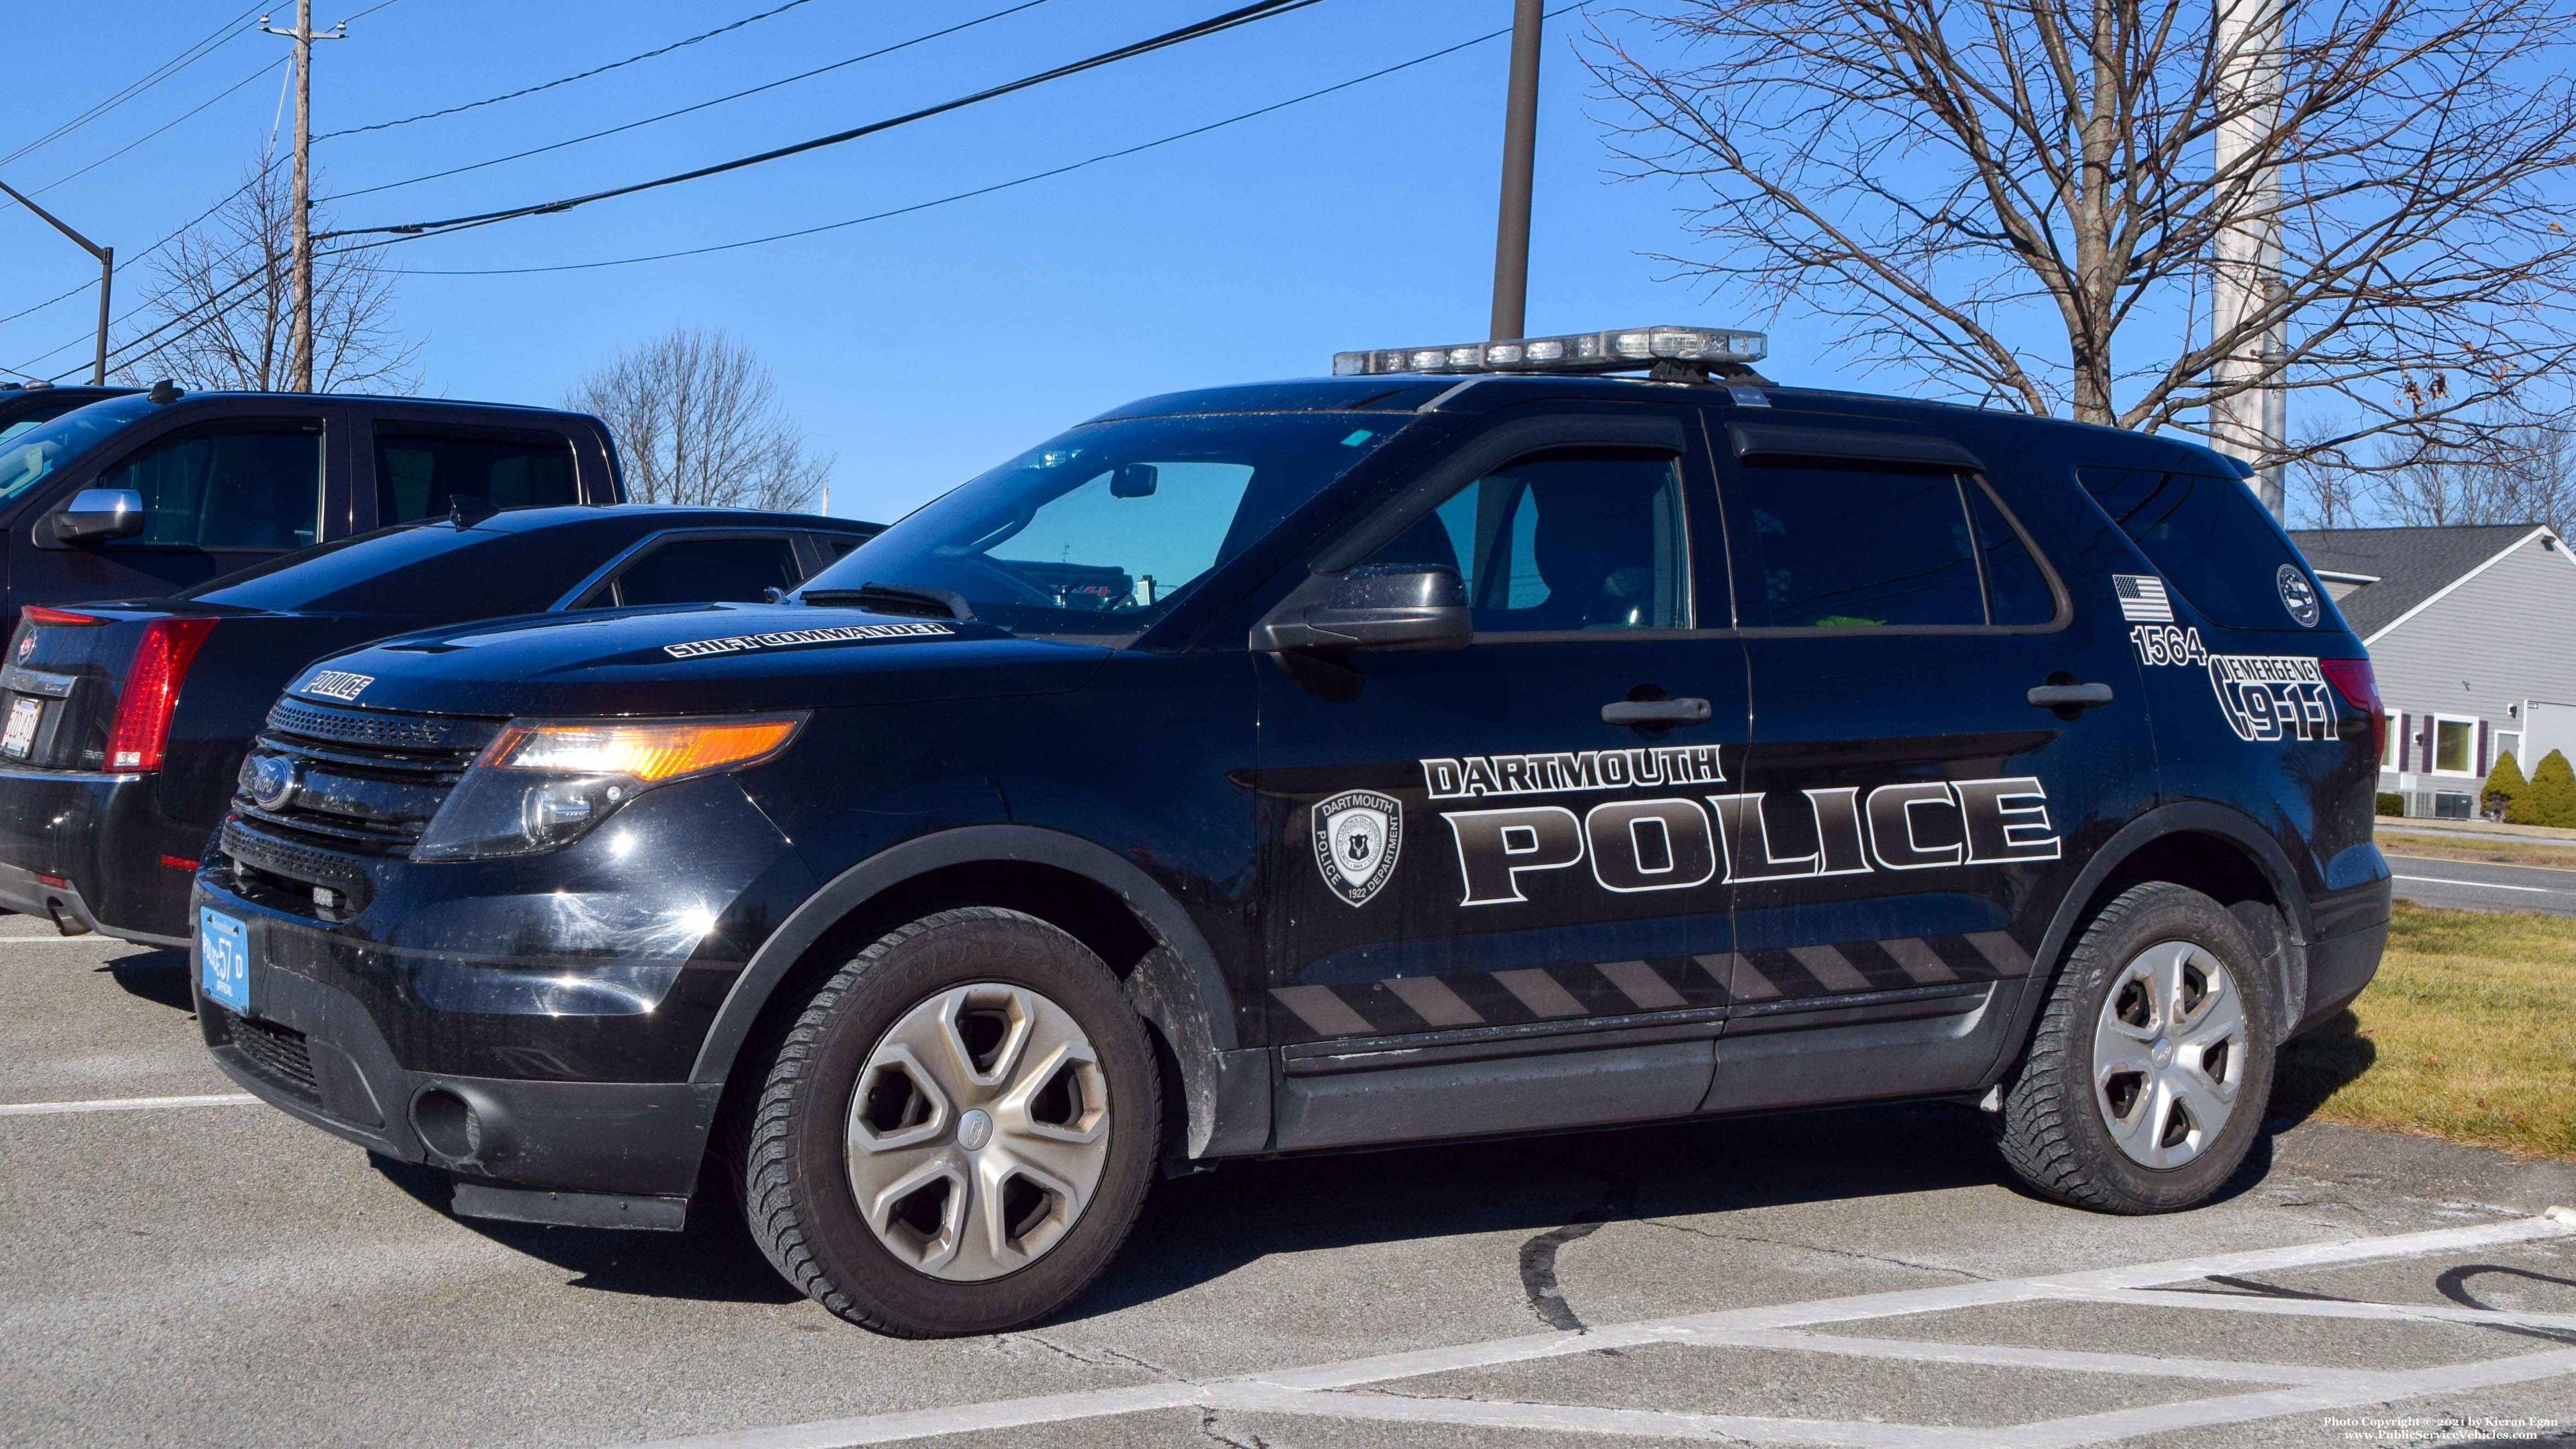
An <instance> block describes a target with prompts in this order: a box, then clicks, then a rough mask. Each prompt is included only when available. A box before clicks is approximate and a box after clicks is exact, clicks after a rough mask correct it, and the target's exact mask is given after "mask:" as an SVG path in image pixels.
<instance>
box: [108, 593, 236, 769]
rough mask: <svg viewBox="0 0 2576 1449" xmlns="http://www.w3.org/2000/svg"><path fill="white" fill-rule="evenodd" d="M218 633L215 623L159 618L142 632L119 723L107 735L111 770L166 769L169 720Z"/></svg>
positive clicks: (128, 671)
mask: <svg viewBox="0 0 2576 1449" xmlns="http://www.w3.org/2000/svg"><path fill="white" fill-rule="evenodd" d="M214 631H215V621H214V620H212V619H155V620H153V621H152V622H151V623H149V624H146V625H145V626H144V627H143V642H142V643H141V644H139V645H137V646H135V650H134V663H133V664H132V665H130V666H128V667H127V669H126V671H125V690H124V693H122V694H121V695H119V696H118V698H117V701H116V723H115V724H113V725H112V726H110V727H109V729H108V732H107V767H108V768H109V769H111V770H157V769H160V768H161V756H162V753H163V751H164V750H165V749H166V748H167V747H168V746H169V743H170V715H171V713H172V712H173V711H175V710H176V709H178V707H179V686H180V684H181V683H182V682H183V681H185V680H186V679H187V677H188V666H189V664H190V663H192V662H194V661H195V659H196V657H197V650H198V649H199V648H200V647H202V646H203V645H204V644H205V642H206V636H207V635H208V634H211V633H213V632H214Z"/></svg>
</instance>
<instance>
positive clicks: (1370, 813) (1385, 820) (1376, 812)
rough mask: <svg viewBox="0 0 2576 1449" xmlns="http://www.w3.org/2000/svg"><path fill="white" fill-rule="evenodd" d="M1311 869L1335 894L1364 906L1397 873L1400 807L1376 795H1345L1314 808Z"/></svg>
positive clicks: (1371, 792) (1401, 821)
mask: <svg viewBox="0 0 2576 1449" xmlns="http://www.w3.org/2000/svg"><path fill="white" fill-rule="evenodd" d="M1314 819H1315V864H1316V866H1317V867H1318V868H1319V869H1321V870H1322V871H1323V873H1324V884H1325V885H1328V886H1330V887H1332V890H1333V894H1335V895H1337V896H1340V897H1341V898H1342V899H1343V900H1344V901H1346V902H1348V903H1349V904H1351V905H1354V906H1364V905H1367V904H1368V902H1369V897H1371V896H1374V895H1376V894H1377V893H1378V890H1379V888H1380V887H1382V886H1384V885H1385V884H1386V882H1387V878H1388V877H1389V876H1392V875H1394V874H1395V858H1396V856H1397V855H1398V854H1399V853H1400V852H1401V851H1402V850H1403V848H1404V807H1403V806H1401V805H1399V804H1397V803H1396V802H1395V800H1394V799H1393V798H1391V797H1389V796H1385V795H1381V794H1378V793H1377V792H1376V791H1374V790H1346V791H1344V792H1342V793H1341V794H1339V795H1336V796H1334V797H1333V798H1331V799H1330V800H1319V801H1317V802H1316V804H1315V817H1314Z"/></svg>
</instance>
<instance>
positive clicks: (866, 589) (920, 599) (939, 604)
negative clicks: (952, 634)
mask: <svg viewBox="0 0 2576 1449" xmlns="http://www.w3.org/2000/svg"><path fill="white" fill-rule="evenodd" d="M796 597H797V598H799V599H802V600H804V601H805V602H806V603H808V604H815V605H820V606H824V607H829V606H832V605H836V604H837V605H841V606H843V607H855V608H861V609H866V610H868V611H870V612H872V613H878V614H903V615H907V616H910V617H912V618H917V619H955V620H957V621H958V622H959V623H965V622H968V621H970V620H972V619H973V618H974V617H975V609H974V606H973V605H971V604H968V603H967V602H966V596H965V595H963V594H954V593H950V592H949V591H948V590H946V589H930V588H922V587H920V586H918V585H914V584H880V583H874V582H870V583H864V584H861V585H859V586H858V587H857V588H855V589H807V590H805V591H804V592H803V593H801V594H798V595H797V596H796Z"/></svg>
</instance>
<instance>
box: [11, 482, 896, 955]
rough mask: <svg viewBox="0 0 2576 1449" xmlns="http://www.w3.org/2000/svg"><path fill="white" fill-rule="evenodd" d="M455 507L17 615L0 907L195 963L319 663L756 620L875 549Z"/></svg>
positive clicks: (757, 516) (604, 516)
mask: <svg viewBox="0 0 2576 1449" xmlns="http://www.w3.org/2000/svg"><path fill="white" fill-rule="evenodd" d="M451 507H452V511H453V517H452V518H443V519H437V520H433V521H430V522H425V523H409V524H396V525H395V526H393V527H391V528H385V529H379V530H377V531H376V532H374V533H371V534H367V535H365V536H363V537H359V538H353V539H343V540H340V541H339V542H337V543H326V544H322V545H320V546H318V547H315V548H310V549H306V550H303V551H301V552H298V553H290V554H285V555H281V556H279V557H278V558H275V559H273V560H271V561H270V562H268V563H266V564H262V565H259V566H258V567H255V568H251V569H245V570H243V571H241V572H239V573H233V574H227V575H225V576H224V577H222V578H220V579H216V580H214V581H213V582H211V583H207V584H202V585H199V586H198V587H196V588H193V589H184V590H181V591H180V592H179V593H177V594H175V595H173V596H171V597H169V598H165V599H129V600H124V601H121V602H115V603H101V604H83V605H80V606H78V607H76V608H62V607H58V606H54V605H48V604H35V605H30V606H29V607H28V608H26V609H25V610H24V611H22V613H21V614H20V617H19V622H18V629H17V633H16V635H15V636H14V637H13V638H12V639H11V640H10V641H9V647H8V652H7V655H6V659H7V663H6V664H5V666H0V907H6V908H8V909H10V910H16V911H22V912H25V913H27V914H30V915H34V916H38V917H42V918H46V919H50V920H52V921H53V923H54V924H55V925H56V926H57V927H58V928H60V929H61V930H63V931H64V932H66V933H77V932H80V931H86V930H99V931H105V932H107V933H109V934H111V935H116V936H122V937H124V938H126V939H127V940H133V941H149V942H154V943H157V944H161V945H172V946H176V945H185V944H186V943H187V939H188V886H189V881H190V878H191V877H192V876H193V875H194V873H195V872H196V869H197V862H198V858H199V857H200V855H202V854H203V853H204V850H205V848H206V845H207V842H208V838H209V837H210V836H211V835H212V834H213V833H214V830H215V827H216V826H217V825H218V824H220V823H221V822H222V820H223V817H224V811H225V807H226V804H227V802H228V801H230V799H231V798H232V795H233V792H234V789H235V787H236V784H237V779H236V777H237V776H238V775H239V774H240V770H241V764H242V757H243V755H244V754H245V753H247V752H248V751H249V749H250V747H251V742H252V736H254V735H256V734H257V733H258V732H259V728H260V723H261V719H262V717H263V716H265V715H266V714H267V712H268V706H269V704H270V703H271V702H272V701H274V700H275V699H276V698H277V695H278V692H279V691H280V690H282V689H284V688H285V687H286V686H287V685H289V684H291V683H293V682H294V681H295V680H296V678H298V677H299V675H300V674H301V673H302V671H303V666H304V665H305V664H306V663H307V662H308V661H310V660H312V659H314V658H317V657H319V656H321V655H326V654H334V653H338V652H340V651H341V650H344V649H347V648H350V647H351V646H353V645H357V644H361V643H364V642H366V641H367V640H370V639H375V638H380V637H383V636H385V635H388V634H400V633H404V632H407V631H410V630H416V629H423V628H428V627H430V626H432V625H438V624H453V623H457V622H459V621H462V620H468V619H488V618H493V617H495V616H499V615H510V614H541V613H547V612H557V613H563V612H575V611H593V610H601V609H614V608H621V607H635V606H640V605H671V604H702V603H707V602H711V601H716V600H737V601H749V602H757V601H759V600H760V599H762V598H764V597H766V596H768V595H770V594H774V593H778V592H782V591H784V590H788V589H792V588H795V587H796V586H797V585H798V584H799V583H801V582H803V581H804V580H805V579H806V578H807V577H808V576H809V575H812V574H813V573H815V572H817V571H818V570H820V569H822V568H823V567H825V566H826V565H828V564H830V563H832V562H833V561H834V560H836V559H838V558H839V557H840V556H841V555H843V554H845V553H848V552H849V551H850V550H852V549H854V548H856V547H858V546H859V545H860V544H861V543H864V542H866V541H867V539H868V538H870V537H871V536H873V535H874V534H875V533H876V532H877V531H878V525H876V524H873V523H860V522H856V521H854V520H851V519H844V518H818V517H815V516H813V515H811V514H797V513H763V512H756V511H753V510H751V509H733V508H667V507H648V506H640V505H631V504H630V505H624V506H619V507H610V508H594V507H589V506H575V507H561V508H515V509H507V510H501V511H493V510H490V509H488V508H481V509H476V508H469V507H467V505H466V502H465V501H464V500H463V499H461V498H460V499H459V500H458V501H457V502H456V503H455V504H453V505H451ZM238 783H239V784H240V785H241V788H243V789H244V790H245V791H246V792H248V793H250V794H252V795H254V796H257V795H259V794H260V793H261V790H262V788H263V787H262V786H261V785H260V784H259V782H258V781H256V780H248V779H244V780H241V781H239V782H238ZM273 783H276V784H279V785H291V784H292V782H291V781H278V782H273ZM392 823H394V822H391V821H387V820H370V821H368V822H366V823H365V825H364V827H363V828H362V830H361V832H360V836H361V838H363V837H364V835H365V833H366V832H367V831H371V830H379V829H384V828H389V826H390V825H391V824H392Z"/></svg>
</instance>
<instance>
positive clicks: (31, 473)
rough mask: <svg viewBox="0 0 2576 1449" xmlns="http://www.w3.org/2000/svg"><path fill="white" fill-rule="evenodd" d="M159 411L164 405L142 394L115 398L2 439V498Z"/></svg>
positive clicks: (24, 489)
mask: <svg viewBox="0 0 2576 1449" xmlns="http://www.w3.org/2000/svg"><path fill="white" fill-rule="evenodd" d="M158 411H160V404H158V403H155V402H152V401H150V400H149V399H147V398H145V397H143V396H141V395H140V394H137V395H134V396H131V397H112V398H109V399H108V400H107V401H105V402H94V403H91V404H90V405H89V406H88V407H85V408H74V409H73V410H72V411H70V412H67V413H65V414H63V415H62V416H61V417H58V418H55V419H54V420H52V421H51V422H47V423H40V424H38V425H37V426H35V427H32V428H29V429H28V430H27V431H25V432H23V433H20V434H18V435H17V436H16V437H13V438H10V439H9V440H7V441H6V442H0V501H6V500H8V499H11V498H15V497H17V496H18V495H19V494H21V493H24V492H26V491H27V489H28V488H30V487H31V486H33V485H34V484H35V483H36V482H37V480H39V479H41V478H44V477H47V476H48V475H50V474H52V473H54V472H56V471H57V470H59V469H60V468H61V467H62V466H63V465H64V464H66V463H69V462H70V461H71V460H72V459H74V458H77V457H79V456H80V455H81V454H83V453H86V452H88V451H89V450H90V449H92V448H95V447H97V446H98V445H99V443H100V441H101V440H103V439H105V438H106V437H107V436H108V435H109V434H110V433H113V432H115V431H116V430H117V429H119V428H122V427H124V426H125V425H126V424H127V423H130V422H132V421H134V420H135V419H136V418H139V417H144V416H147V415H149V414H151V413H155V412H158Z"/></svg>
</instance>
